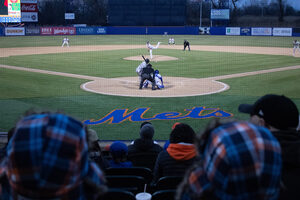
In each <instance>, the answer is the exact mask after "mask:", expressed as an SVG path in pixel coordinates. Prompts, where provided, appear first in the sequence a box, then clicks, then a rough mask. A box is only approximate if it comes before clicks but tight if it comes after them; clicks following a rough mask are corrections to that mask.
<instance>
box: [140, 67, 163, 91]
mask: <svg viewBox="0 0 300 200" xmlns="http://www.w3.org/2000/svg"><path fill="white" fill-rule="evenodd" d="M154 81H155V85H156V86H157V89H163V88H164V87H165V86H164V82H163V78H162V76H161V75H160V74H159V71H158V70H155V71H154ZM150 83H151V82H150V81H148V80H147V81H145V83H144V85H143V87H144V88H147V87H148V84H150Z"/></svg>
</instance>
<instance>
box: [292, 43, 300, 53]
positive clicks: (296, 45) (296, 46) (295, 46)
mask: <svg viewBox="0 0 300 200" xmlns="http://www.w3.org/2000/svg"><path fill="white" fill-rule="evenodd" d="M293 46H294V48H293V56H295V53H296V50H297V49H298V51H299V52H300V48H299V46H300V42H299V41H298V40H294V42H293Z"/></svg>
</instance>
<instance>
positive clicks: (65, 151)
mask: <svg viewBox="0 0 300 200" xmlns="http://www.w3.org/2000/svg"><path fill="white" fill-rule="evenodd" d="M0 176H6V177H7V180H8V183H9V186H8V185H7V187H9V188H11V190H6V189H4V190H2V191H10V192H8V193H7V194H6V195H16V194H18V195H21V196H24V197H27V198H35V199H45V198H66V197H71V199H79V198H86V197H87V196H88V195H91V194H93V193H94V194H95V195H96V194H97V193H99V192H101V191H103V189H104V186H103V183H104V178H103V174H102V172H101V170H100V169H99V168H98V167H97V165H96V164H95V163H92V162H90V161H89V159H88V146H87V141H86V132H85V128H84V125H83V124H82V123H81V122H80V121H78V120H76V119H73V118H72V117H69V116H67V115H64V114H58V113H44V114H32V115H29V116H26V117H24V118H23V119H21V120H20V121H19V122H18V123H17V125H16V127H15V130H14V133H13V135H12V138H11V139H10V141H9V143H8V146H7V157H6V158H5V159H4V160H3V162H2V163H1V165H0ZM0 187H1V186H0ZM2 187H6V186H5V185H2ZM2 189H3V188H2ZM87 190H90V191H88V192H87ZM0 191H1V189H0ZM97 191H98V192H97ZM91 192H93V193H91ZM2 195H3V194H2ZM88 198H91V199H93V198H95V196H93V197H92V196H89V197H88ZM4 199H5V198H4Z"/></svg>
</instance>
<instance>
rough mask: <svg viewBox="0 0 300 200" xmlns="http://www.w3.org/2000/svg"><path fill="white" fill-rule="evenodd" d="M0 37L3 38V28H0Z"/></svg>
mask: <svg viewBox="0 0 300 200" xmlns="http://www.w3.org/2000/svg"><path fill="white" fill-rule="evenodd" d="M0 36H4V28H3V27H0Z"/></svg>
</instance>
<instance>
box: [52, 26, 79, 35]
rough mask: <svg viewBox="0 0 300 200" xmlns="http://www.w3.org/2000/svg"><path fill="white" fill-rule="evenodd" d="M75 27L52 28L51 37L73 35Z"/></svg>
mask: <svg viewBox="0 0 300 200" xmlns="http://www.w3.org/2000/svg"><path fill="white" fill-rule="evenodd" d="M75 34H76V28H75V27H53V35H75Z"/></svg>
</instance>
